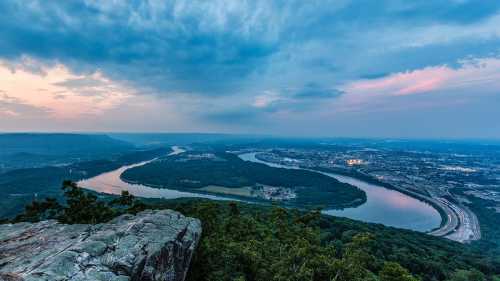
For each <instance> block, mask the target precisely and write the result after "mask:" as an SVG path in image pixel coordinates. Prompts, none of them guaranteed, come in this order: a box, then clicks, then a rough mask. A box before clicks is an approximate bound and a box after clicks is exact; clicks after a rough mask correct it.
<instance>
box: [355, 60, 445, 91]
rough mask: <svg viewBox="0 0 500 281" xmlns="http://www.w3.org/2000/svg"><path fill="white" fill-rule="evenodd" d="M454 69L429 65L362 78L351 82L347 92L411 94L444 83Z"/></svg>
mask: <svg viewBox="0 0 500 281" xmlns="http://www.w3.org/2000/svg"><path fill="white" fill-rule="evenodd" d="M453 72H454V70H452V69H450V68H448V67H445V66H440V67H430V68H424V69H421V70H415V71H411V72H403V73H396V74H392V75H390V76H388V77H384V78H380V79H376V80H362V81H358V82H354V83H352V84H351V85H350V86H349V87H348V88H349V92H370V93H373V94H389V95H412V94H420V93H426V92H431V91H434V90H437V89H439V88H440V87H442V86H444V85H446V82H447V81H448V80H449V79H450V77H453V74H454V73H453Z"/></svg>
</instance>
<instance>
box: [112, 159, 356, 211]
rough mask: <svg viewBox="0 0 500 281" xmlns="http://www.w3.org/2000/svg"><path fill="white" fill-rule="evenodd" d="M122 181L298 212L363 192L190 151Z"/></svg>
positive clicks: (338, 204) (347, 201) (344, 203)
mask: <svg viewBox="0 0 500 281" xmlns="http://www.w3.org/2000/svg"><path fill="white" fill-rule="evenodd" d="M120 177H121V179H122V180H123V181H125V182H128V183H140V184H143V185H146V186H149V187H155V188H168V189H176V190H181V191H190V192H199V193H205V192H207V193H211V194H219V195H230V196H236V197H241V198H245V199H248V200H257V201H262V200H264V201H265V200H267V201H277V202H280V203H281V204H283V205H285V206H293V207H298V208H335V209H342V208H349V207H356V206H359V205H361V204H363V203H364V202H366V194H365V193H364V191H362V190H360V189H359V188H357V187H355V186H352V185H349V184H346V183H341V182H339V181H337V180H335V179H333V178H330V177H327V176H324V175H321V174H319V173H316V172H311V171H299V170H289V169H283V168H273V167H268V166H267V165H264V164H259V163H250V162H247V161H243V160H241V159H240V158H239V157H238V156H237V155H234V154H232V153H225V152H215V153H207V152H195V151H190V152H186V153H183V154H179V155H174V156H170V157H165V158H161V159H158V160H157V161H154V162H151V163H148V164H145V165H143V166H139V167H134V168H131V169H128V170H126V171H125V172H124V173H123V174H122V175H121V176H120Z"/></svg>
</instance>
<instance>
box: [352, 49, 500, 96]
mask: <svg viewBox="0 0 500 281" xmlns="http://www.w3.org/2000/svg"><path fill="white" fill-rule="evenodd" d="M498 81H500V59H497V58H489V59H480V60H469V61H464V62H463V63H462V66H461V67H460V68H457V69H454V68H450V67H448V66H435V67H427V68H423V69H419V70H414V71H407V72H400V73H394V74H391V75H389V76H387V77H383V78H380V79H374V80H359V81H354V82H352V83H349V84H347V85H346V86H345V88H344V90H345V91H346V92H347V93H348V94H351V98H353V97H352V95H359V96H365V97H367V96H403V95H413V94H423V93H431V92H440V91H446V90H450V89H454V90H456V89H464V90H467V89H469V88H470V89H474V90H475V91H477V90H481V89H485V90H488V88H489V89H491V88H492V87H491V86H493V87H494V88H496V89H498V88H499V87H500V83H499V82H498ZM492 84H493V85H492ZM358 100H359V99H358Z"/></svg>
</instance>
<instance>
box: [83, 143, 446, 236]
mask: <svg viewBox="0 0 500 281" xmlns="http://www.w3.org/2000/svg"><path fill="white" fill-rule="evenodd" d="M173 150H174V151H173V152H172V153H171V154H170V155H175V154H179V153H182V152H184V150H182V149H181V148H179V147H175V146H174V147H173ZM255 154H256V153H244V154H241V155H239V157H240V158H241V159H243V160H245V161H252V162H257V163H263V164H266V165H268V166H271V167H279V168H287V169H297V168H295V167H289V166H282V165H277V164H273V163H268V162H263V161H260V160H258V159H257V158H255ZM154 160H155V159H153V160H150V161H144V162H141V163H137V164H133V165H128V166H123V167H121V168H119V169H117V170H114V171H111V172H107V173H103V174H100V175H98V176H95V177H93V178H89V179H86V180H82V181H79V182H78V185H79V186H81V187H83V188H86V189H90V190H94V191H97V192H102V193H108V194H121V192H122V191H124V190H127V191H129V192H130V194H133V195H134V196H138V197H145V198H165V199H175V198H181V197H199V198H208V199H217V200H221V199H222V200H226V199H229V198H224V197H221V196H215V195H208V194H199V193H193V192H183V191H178V190H173V189H167V188H153V187H149V186H145V185H142V184H131V183H127V182H124V181H123V180H122V179H121V178H120V176H121V174H122V173H123V172H124V171H125V170H127V169H130V168H133V167H137V166H141V165H145V164H147V163H149V162H151V161H154ZM323 174H325V175H328V176H331V177H334V178H336V179H337V180H339V181H341V182H345V183H349V184H351V185H354V186H357V187H359V188H360V189H362V190H364V191H365V192H366V195H367V202H366V203H364V204H363V205H361V206H358V207H356V208H347V209H344V210H324V211H323V213H325V214H328V215H334V216H340V217H348V218H351V219H356V220H361V221H365V222H373V223H381V224H384V225H388V226H394V227H399V228H406V229H412V230H417V231H422V232H425V231H429V230H431V229H434V228H436V227H439V225H440V223H441V217H440V215H439V213H438V212H437V211H436V210H435V209H434V208H433V207H431V206H430V205H429V204H427V203H424V202H422V201H419V200H417V199H415V198H413V197H410V196H408V195H405V194H403V193H400V192H397V191H394V190H390V189H387V188H385V187H382V186H377V185H374V184H370V183H367V182H364V181H360V180H357V179H355V178H351V177H347V176H341V175H337V174H330V173H323Z"/></svg>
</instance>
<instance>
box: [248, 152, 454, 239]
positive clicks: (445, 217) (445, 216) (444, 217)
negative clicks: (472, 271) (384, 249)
mask: <svg viewBox="0 0 500 281" xmlns="http://www.w3.org/2000/svg"><path fill="white" fill-rule="evenodd" d="M255 158H256V159H258V160H259V161H263V162H267V159H265V158H262V157H259V154H258V153H257V154H256V155H255ZM299 168H301V169H306V170H310V171H317V172H326V173H334V174H338V175H343V176H348V177H352V178H355V179H358V180H361V181H365V182H368V183H371V184H375V185H380V186H382V187H385V188H387V189H390V190H394V191H397V192H401V193H403V194H405V195H408V196H410V197H412V198H415V199H417V200H419V201H421V202H424V203H426V204H428V205H430V206H431V207H433V208H434V209H435V210H436V211H437V212H438V213H439V215H440V217H441V223H440V225H439V226H438V227H436V228H434V229H431V230H429V231H427V233H433V232H436V231H439V230H440V229H442V228H444V227H445V226H446V225H447V224H449V223H451V220H452V219H451V216H457V214H456V213H454V212H453V210H448V209H449V208H447V207H446V206H443V204H442V203H440V202H438V201H436V200H434V199H432V198H430V197H428V196H425V195H424V194H420V193H416V192H411V191H409V190H406V189H404V188H399V187H397V186H394V185H392V184H389V183H386V182H383V181H380V180H378V179H377V178H374V177H372V176H370V175H366V174H363V173H360V172H358V171H356V170H347V169H340V168H337V169H335V168H325V167H313V168H308V167H302V166H299ZM450 211H451V212H452V213H450ZM459 226H460V224H457V225H456V226H455V227H454V228H453V229H456V228H458V227H459ZM453 229H451V230H450V231H448V232H447V233H445V234H444V235H439V236H445V235H447V234H449V233H450V232H452V231H453Z"/></svg>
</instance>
